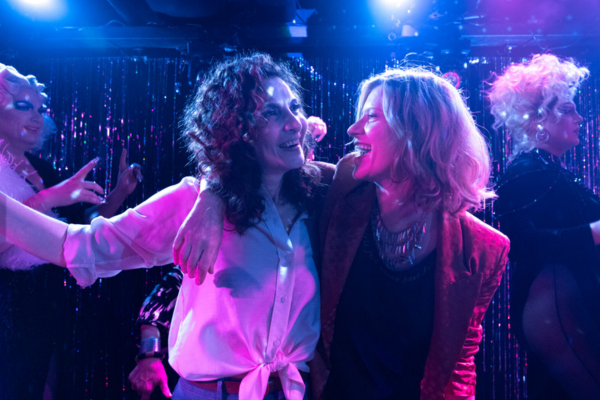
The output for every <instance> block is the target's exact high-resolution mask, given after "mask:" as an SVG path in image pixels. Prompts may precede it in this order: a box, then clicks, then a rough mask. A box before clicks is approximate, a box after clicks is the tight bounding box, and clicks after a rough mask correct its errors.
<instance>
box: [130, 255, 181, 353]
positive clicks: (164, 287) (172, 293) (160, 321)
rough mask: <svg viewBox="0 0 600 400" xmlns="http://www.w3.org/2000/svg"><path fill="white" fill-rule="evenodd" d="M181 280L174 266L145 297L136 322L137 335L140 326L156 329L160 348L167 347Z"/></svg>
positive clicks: (178, 269)
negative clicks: (149, 326)
mask: <svg viewBox="0 0 600 400" xmlns="http://www.w3.org/2000/svg"><path fill="white" fill-rule="evenodd" d="M182 280H183V272H181V269H180V268H179V267H178V266H174V267H173V269H172V270H171V271H170V272H169V273H167V274H166V275H165V276H164V277H163V278H162V279H161V281H160V282H159V283H158V284H157V285H156V286H155V287H154V289H153V290H152V293H150V294H149V295H148V297H146V299H145V300H144V304H143V305H142V308H141V309H140V315H139V316H138V318H137V321H136V331H137V332H138V334H139V330H140V328H141V326H142V325H153V326H155V327H157V328H158V330H159V331H160V337H161V342H162V346H161V347H162V348H165V347H167V344H166V343H167V338H168V336H169V328H170V327H171V319H172V318H173V310H174V308H175V301H176V300H177V295H178V294H179V288H180V287H181V282H182Z"/></svg>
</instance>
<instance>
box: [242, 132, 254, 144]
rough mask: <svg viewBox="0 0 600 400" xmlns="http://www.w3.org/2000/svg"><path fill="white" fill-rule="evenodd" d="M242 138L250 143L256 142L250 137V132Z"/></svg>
mask: <svg viewBox="0 0 600 400" xmlns="http://www.w3.org/2000/svg"><path fill="white" fill-rule="evenodd" d="M242 140H243V141H244V142H246V143H249V144H252V143H253V142H254V141H253V140H252V139H250V135H248V132H246V133H244V134H243V135H242Z"/></svg>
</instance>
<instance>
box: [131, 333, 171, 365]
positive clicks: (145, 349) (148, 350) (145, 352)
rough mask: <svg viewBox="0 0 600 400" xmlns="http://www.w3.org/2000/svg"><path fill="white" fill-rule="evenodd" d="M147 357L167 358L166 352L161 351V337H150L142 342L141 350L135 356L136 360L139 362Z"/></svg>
mask: <svg viewBox="0 0 600 400" xmlns="http://www.w3.org/2000/svg"><path fill="white" fill-rule="evenodd" d="M145 358H159V359H161V360H162V359H163V358H165V353H163V352H162V351H160V339H159V338H157V337H150V338H147V339H144V340H142V341H141V342H140V352H139V354H138V355H137V356H136V357H135V362H136V363H139V362H140V361H141V360H143V359H145Z"/></svg>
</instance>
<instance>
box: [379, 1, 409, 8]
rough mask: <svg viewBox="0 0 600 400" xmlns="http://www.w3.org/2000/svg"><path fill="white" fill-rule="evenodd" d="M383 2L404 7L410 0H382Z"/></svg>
mask: <svg viewBox="0 0 600 400" xmlns="http://www.w3.org/2000/svg"><path fill="white" fill-rule="evenodd" d="M381 1H382V2H383V4H385V5H387V6H392V7H402V6H406V5H408V3H409V0H381Z"/></svg>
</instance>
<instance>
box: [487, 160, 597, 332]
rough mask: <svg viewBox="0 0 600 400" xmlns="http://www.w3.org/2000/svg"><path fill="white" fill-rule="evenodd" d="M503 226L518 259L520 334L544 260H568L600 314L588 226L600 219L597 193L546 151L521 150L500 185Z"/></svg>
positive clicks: (498, 209)
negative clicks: (525, 311) (523, 151)
mask: <svg viewBox="0 0 600 400" xmlns="http://www.w3.org/2000/svg"><path fill="white" fill-rule="evenodd" d="M497 193H498V200H496V202H495V203H494V212H495V217H496V218H497V219H498V222H499V225H498V227H499V228H500V230H501V231H502V232H504V233H505V234H506V235H507V236H508V237H509V239H510V241H511V249H510V254H509V256H510V259H511V260H512V261H514V262H515V263H516V268H515V269H514V272H513V282H512V286H513V287H512V289H511V296H512V302H511V311H512V312H513V317H512V318H511V320H512V322H513V323H514V324H515V325H516V328H517V333H518V334H520V333H521V329H522V327H521V320H522V316H523V307H524V305H525V301H526V300H527V295H528V293H529V288H530V286H531V284H532V282H533V280H534V279H535V277H536V276H537V275H538V273H539V272H540V270H541V269H542V268H543V267H544V266H545V265H557V264H559V265H566V266H568V267H569V269H570V271H571V273H572V274H573V276H574V277H575V279H576V280H577V283H578V285H579V287H580V289H581V291H582V294H583V295H584V298H585V300H586V303H587V304H588V305H589V306H590V307H591V309H590V311H591V314H592V315H596V316H600V301H599V300H598V296H599V294H600V275H599V272H600V271H599V265H600V264H599V263H598V257H597V254H596V248H595V246H594V241H593V238H592V233H591V230H590V227H589V224H590V223H591V222H594V221H597V220H599V219H600V201H599V200H598V197H597V196H596V195H595V194H594V193H593V192H592V191H591V190H589V189H587V188H586V187H585V186H583V185H582V184H581V180H580V179H578V178H577V177H576V176H575V175H573V174H572V173H570V172H569V171H567V170H566V169H565V168H563V166H562V165H561V162H560V160H559V159H558V158H556V157H554V156H552V155H551V154H550V153H548V152H546V151H544V150H539V149H538V150H535V151H533V152H531V153H524V154H521V155H519V156H518V157H517V158H516V159H515V160H514V161H513V163H512V164H511V165H510V166H509V167H508V168H507V170H506V173H505V174H504V176H503V177H502V178H501V179H500V181H499V182H498V186H497Z"/></svg>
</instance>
